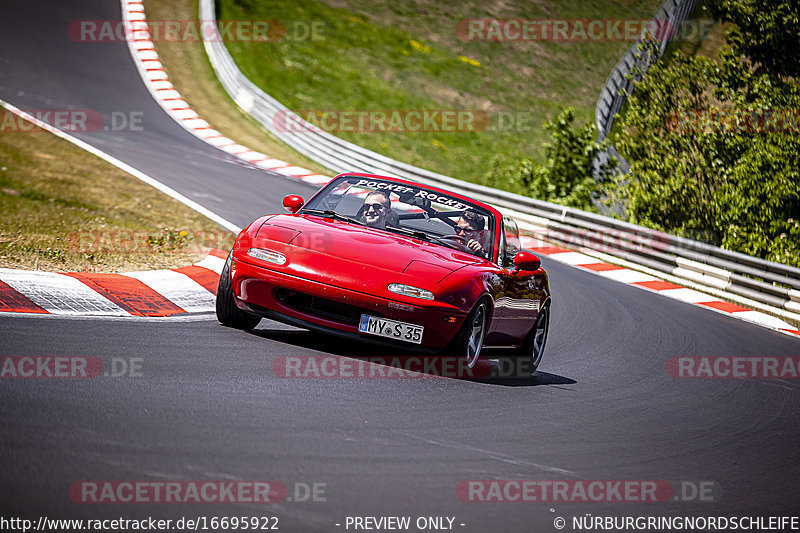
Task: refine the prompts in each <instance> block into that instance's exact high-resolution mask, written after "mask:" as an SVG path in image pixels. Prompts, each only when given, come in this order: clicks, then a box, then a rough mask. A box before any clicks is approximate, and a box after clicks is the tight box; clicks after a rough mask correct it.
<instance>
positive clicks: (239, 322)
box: [216, 252, 261, 331]
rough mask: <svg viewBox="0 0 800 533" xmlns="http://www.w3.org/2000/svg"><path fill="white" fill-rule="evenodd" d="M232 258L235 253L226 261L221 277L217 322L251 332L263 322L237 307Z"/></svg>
mask: <svg viewBox="0 0 800 533" xmlns="http://www.w3.org/2000/svg"><path fill="white" fill-rule="evenodd" d="M232 256H233V252H231V253H229V254H228V259H227V261H225V266H224V267H223V268H222V273H221V274H220V276H219V285H217V306H216V309H217V320H218V321H219V323H220V324H222V325H223V326H228V327H230V328H236V329H241V330H244V331H250V330H251V329H253V328H254V327H256V326H257V325H258V323H259V322H261V317H260V316H256V315H251V314H250V313H246V312H245V311H242V310H241V309H239V308H238V307H237V306H236V302H235V301H234V298H235V297H234V295H233V286H232V285H231V258H232Z"/></svg>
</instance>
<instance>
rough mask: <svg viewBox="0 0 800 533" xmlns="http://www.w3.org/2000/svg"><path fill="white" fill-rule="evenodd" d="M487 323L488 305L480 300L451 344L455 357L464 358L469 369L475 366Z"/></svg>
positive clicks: (481, 347) (481, 348)
mask: <svg viewBox="0 0 800 533" xmlns="http://www.w3.org/2000/svg"><path fill="white" fill-rule="evenodd" d="M488 322H489V305H488V304H487V303H486V300H481V301H480V302H478V304H477V305H476V306H475V308H474V309H473V310H472V312H471V313H470V314H469V316H467V319H466V320H465V321H464V325H463V326H462V328H461V331H460V332H459V334H458V337H456V341H455V342H454V343H453V346H454V351H455V353H456V355H458V356H459V357H464V358H465V359H466V362H467V366H468V367H469V368H472V367H474V366H475V363H477V362H478V358H479V357H480V355H481V351H482V350H483V339H484V338H485V337H486V325H487V324H488Z"/></svg>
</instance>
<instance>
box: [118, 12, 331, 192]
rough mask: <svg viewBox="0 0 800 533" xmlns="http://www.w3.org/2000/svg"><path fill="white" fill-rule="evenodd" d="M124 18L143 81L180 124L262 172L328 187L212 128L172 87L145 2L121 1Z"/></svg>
mask: <svg viewBox="0 0 800 533" xmlns="http://www.w3.org/2000/svg"><path fill="white" fill-rule="evenodd" d="M122 18H123V20H124V21H125V24H124V27H125V33H126V35H125V37H126V40H127V42H128V48H129V49H130V52H131V56H132V57H133V61H134V63H135V64H136V68H137V69H138V70H139V74H140V75H141V77H142V80H144V82H145V85H146V86H147V88H148V90H149V91H150V93H151V94H152V95H153V98H154V99H155V100H156V102H158V103H159V105H161V107H162V108H164V110H165V111H166V112H167V114H168V115H169V116H171V117H172V118H173V119H175V121H176V122H177V123H178V124H180V125H181V126H183V127H184V128H185V129H187V130H188V131H189V132H191V133H192V134H193V135H195V136H196V137H198V138H200V139H202V140H204V141H205V142H206V143H208V144H210V145H212V146H214V147H216V148H219V149H220V150H222V151H224V152H227V153H228V154H231V155H233V156H236V157H238V158H240V159H243V160H244V161H246V162H248V163H251V164H253V165H255V166H256V167H258V168H261V169H263V170H271V171H273V172H277V173H279V174H283V175H284V176H288V177H290V178H296V179H298V180H300V181H304V182H307V183H311V184H313V185H317V186H321V185H325V184H326V183H328V182H329V181H330V180H331V177H330V176H324V175H322V174H317V173H316V172H313V171H311V170H308V169H306V168H302V167H298V166H295V165H292V164H290V163H287V162H286V161H281V160H280V159H275V158H272V157H269V156H268V155H265V154H262V153H261V152H256V151H255V150H251V149H250V148H247V147H246V146H242V145H241V144H238V143H237V142H235V141H234V140H232V139H229V138H228V137H225V136H224V135H222V134H221V133H220V132H219V131H217V130H215V129H214V128H212V127H211V125H210V124H209V123H208V122H206V121H205V120H203V119H202V118H201V117H200V115H198V114H197V113H196V112H195V111H194V110H193V109H192V108H191V107H189V104H188V103H186V101H185V100H184V99H183V97H182V96H181V94H180V93H179V92H178V91H177V90H176V89H175V87H174V86H173V85H172V83H170V81H169V78H168V77H167V73H166V72H165V71H164V67H163V65H162V64H161V61H160V60H159V58H158V53H157V52H156V49H155V45H154V44H153V41H152V39H151V37H150V31H149V26H148V24H147V19H146V18H145V13H144V5H143V4H142V1H141V0H122Z"/></svg>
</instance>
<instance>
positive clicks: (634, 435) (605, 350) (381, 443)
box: [0, 0, 800, 532]
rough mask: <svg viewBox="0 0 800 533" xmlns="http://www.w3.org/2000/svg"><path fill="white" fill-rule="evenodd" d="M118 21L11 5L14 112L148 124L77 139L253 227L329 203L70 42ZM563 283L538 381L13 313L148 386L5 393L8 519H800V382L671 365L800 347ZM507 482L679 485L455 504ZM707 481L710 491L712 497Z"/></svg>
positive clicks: (590, 279)
mask: <svg viewBox="0 0 800 533" xmlns="http://www.w3.org/2000/svg"><path fill="white" fill-rule="evenodd" d="M119 18H120V12H119V4H118V3H117V2H116V1H112V0H73V1H56V0H51V1H47V2H44V1H40V2H30V1H26V2H23V1H18V0H4V2H3V4H2V7H0V98H2V99H4V100H6V101H9V102H11V103H12V104H14V105H16V106H18V107H20V108H23V109H32V110H39V109H93V110H98V111H101V112H103V113H106V114H110V113H111V112H142V113H143V117H144V120H143V131H118V132H113V133H110V132H103V131H100V132H94V133H82V134H78V136H79V137H80V138H82V139H83V140H86V141H87V142H89V143H91V144H93V145H95V146H97V147H99V148H101V149H102V150H104V151H106V152H108V153H110V154H111V155H114V156H115V157H117V158H119V159H121V160H123V161H125V162H126V163H128V164H130V165H132V166H134V167H136V168H138V169H139V170H142V171H143V172H146V173H148V174H149V175H151V176H153V177H154V178H156V179H158V180H160V181H162V182H163V183H165V184H167V185H169V186H170V187H172V188H174V189H176V190H178V191H179V192H181V193H182V194H184V195H186V196H187V197H189V198H191V199H193V200H195V201H197V202H199V203H201V204H203V205H204V206H206V207H207V208H209V209H211V210H212V211H214V212H216V213H217V214H219V215H220V216H222V217H224V218H226V219H228V220H230V221H231V222H233V223H235V224H237V225H240V226H244V225H246V224H247V223H248V222H250V221H251V220H252V219H253V218H255V217H256V216H258V215H260V214H263V213H267V212H278V211H280V210H281V206H280V202H281V199H282V197H283V195H285V194H288V193H290V192H294V193H299V194H302V195H304V196H306V197H307V196H308V195H309V194H310V193H312V192H313V190H314V189H313V188H312V187H310V186H309V185H307V184H303V183H300V182H297V181H294V180H290V179H287V178H285V177H283V176H279V175H272V174H269V173H266V172H264V171H261V170H255V169H252V168H249V167H247V166H246V165H243V164H241V163H238V162H236V161H235V160H234V159H233V158H232V157H230V156H228V155H227V154H225V153H223V152H222V151H220V150H217V149H214V148H212V147H210V146H208V145H206V144H204V143H202V142H201V141H199V140H197V139H195V138H194V137H192V136H191V135H190V134H189V133H188V132H186V131H185V130H184V129H183V128H181V127H180V126H179V125H177V124H176V123H174V122H173V121H172V120H171V119H170V118H169V117H168V116H167V115H166V114H164V113H163V112H162V111H161V109H160V108H159V107H158V105H157V104H156V103H155V102H154V101H153V100H152V99H151V97H150V95H149V93H148V92H147V90H146V89H145V87H144V85H143V83H142V82H141V81H140V79H139V76H138V74H137V72H136V70H135V67H134V65H133V62H132V60H131V58H130V56H129V52H128V49H127V45H126V44H125V43H104V44H96V43H93V44H89V43H77V42H73V41H71V40H70V39H69V36H68V34H67V27H68V25H69V23H70V22H71V21H73V20H78V19H94V20H112V19H119ZM178 89H180V88H178ZM260 191H263V192H260ZM543 265H544V266H545V268H546V269H547V270H548V272H549V273H550V279H551V287H552V291H553V294H554V303H553V307H552V310H553V315H552V322H551V324H552V327H551V332H550V338H549V340H548V346H547V350H546V353H545V358H544V361H543V363H542V366H541V367H540V370H541V371H540V372H539V373H538V374H537V375H536V376H534V377H533V378H528V379H516V380H511V379H493V380H492V379H488V380H474V379H451V378H431V377H427V378H424V379H402V378H401V379H394V378H392V379H388V378H380V377H378V378H374V379H373V378H368V377H364V378H343V379H304V378H284V377H279V376H278V375H277V374H276V372H275V370H274V368H275V367H274V366H273V365H274V364H275V362H276V361H279V360H281V358H285V357H287V356H306V355H326V354H337V355H341V356H369V355H380V354H381V353H382V352H380V350H379V349H376V348H371V347H368V346H350V345H347V344H345V343H342V342H340V341H334V340H331V339H328V338H325V337H321V336H319V335H317V334H312V333H310V332H306V331H302V330H297V329H294V328H290V327H288V326H283V325H280V324H277V323H275V322H270V321H267V320H264V321H262V323H261V324H260V326H259V327H258V329H257V330H256V331H255V332H253V333H244V332H240V331H235V330H231V329H227V328H223V327H222V326H219V325H218V324H217V323H216V320H214V318H213V317H210V316H209V317H200V318H197V319H194V320H146V319H143V320H137V319H126V320H114V319H102V320H101V319H67V318H52V317H46V318H32V317H21V316H10V315H4V316H3V317H2V318H0V355H3V356H92V357H97V358H99V359H101V360H103V361H105V362H106V364H108V363H109V362H113V361H122V362H123V364H124V365H127V367H128V371H126V372H120V373H121V374H123V375H118V376H116V377H115V376H100V377H97V378H95V379H63V380H59V379H3V380H1V381H0V423H1V424H2V426H1V427H2V430H0V456H2V488H0V515H1V516H2V517H5V518H8V517H26V518H31V519H34V520H35V519H37V518H38V517H40V516H43V515H44V516H47V517H49V518H118V517H124V518H143V517H147V516H153V517H155V518H164V519H166V518H172V519H176V518H179V517H181V516H186V517H193V518H196V517H198V516H206V517H212V516H277V517H279V520H280V521H279V527H280V530H282V531H288V532H294V531H345V530H347V529H346V528H345V521H346V517H348V516H375V517H378V516H411V517H412V524H413V521H414V520H416V518H417V517H421V516H425V517H427V516H431V517H437V516H446V517H455V520H454V522H453V528H454V529H456V530H458V531H465V532H467V531H493V532H494V531H498V532H499V531H520V532H521V531H555V528H554V527H553V522H554V519H555V518H557V517H564V518H566V519H567V521H568V525H567V527H566V528H565V529H566V530H567V531H572V530H573V529H572V526H571V523H570V520H571V518H572V517H574V516H584V515H585V514H586V513H590V514H592V515H593V516H617V517H619V516H678V515H684V516H746V515H755V516H779V515H792V514H797V511H798V505H797V502H798V494H799V493H800V491H799V490H798V488H797V480H798V479H800V417H798V413H800V394H799V393H800V381H798V380H791V379H785V380H777V379H770V380H764V379H675V378H673V377H671V376H670V375H669V374H668V373H667V370H666V365H667V361H668V360H669V359H670V358H673V357H677V356H749V357H762V356H797V355H800V341H798V340H797V339H794V338H791V337H788V336H785V335H782V334H779V333H777V332H773V331H770V330H767V329H764V328H761V327H757V326H755V325H751V324H748V323H745V322H742V321H738V320H735V319H733V318H730V317H727V316H723V315H721V314H718V313H714V312H712V311H709V310H706V309H701V308H698V307H694V306H690V305H687V304H683V303H681V302H678V301H674V300H671V299H668V298H664V297H661V296H658V295H657V294H653V293H649V292H646V291H643V290H640V289H637V288H634V287H630V286H626V285H623V284H620V283H615V282H613V281H610V280H607V279H604V278H601V277H599V276H595V275H593V274H590V273H587V272H583V271H579V270H577V269H574V268H570V267H567V266H565V265H563V264H559V263H555V262H553V261H551V260H548V259H547V258H544V259H543ZM131 365H135V366H136V369H137V370H136V371H135V372H133V371H130V369H131ZM132 374H133V375H132ZM508 479H514V480H520V479H524V480H570V481H575V480H586V481H589V480H666V481H669V482H671V483H673V486H674V487H677V488H678V490H677V491H676V492H675V496H674V497H671V498H669V501H663V502H655V503H654V502H647V503H641V502H632V501H624V502H589V503H585V502H578V501H568V502H539V501H537V502H517V503H509V502H502V503H497V502H476V501H462V500H461V499H460V498H459V495H458V494H457V487H459V483H460V482H462V481H465V480H508ZM86 480H107V481H191V480H195V481H204V480H220V481H237V480H238V481H277V482H280V483H282V484H283V485H284V486H286V487H287V489H288V491H289V493H288V498H287V499H286V500H284V501H282V502H280V503H272V504H247V503H224V504H222V503H220V504H213V503H212V504H202V505H201V504H196V503H185V504H182V503H171V504H163V503H162V504H147V503H117V504H109V503H107V504H89V503H76V502H74V501H73V500H72V499H71V498H70V492H69V491H70V486H71V485H72V484H74V483H76V482H80V481H86ZM314 483H316V484H318V487H321V488H322V490H323V491H324V492H322V493H319V494H318V497H317V498H312V499H316V500H317V501H297V500H298V499H300V500H303V499H305V498H303V497H302V496H303V495H304V489H303V487H305V486H310V485H312V484H314ZM701 486H702V487H707V488H708V487H711V488H710V489H708V492H707V493H704V496H703V497H701V496H700V495H699V493H698V492H697V491H696V490H694V489H696V488H697V487H701ZM297 487H299V488H297ZM296 490H297V491H299V492H298V493H297V494H295V491H296ZM693 494H694V495H693ZM298 496H300V497H299V498H298ZM290 500H291V501H290ZM681 500H691V501H681ZM446 523H447V522H445V524H446ZM336 524H340V525H338V526H337V525H336ZM461 524H464V525H463V526H462V525H461ZM349 530H350V531H353V527H352V526H351V527H350V529H349ZM411 530H412V531H413V530H416V529H415V528H413V527H412V529H411Z"/></svg>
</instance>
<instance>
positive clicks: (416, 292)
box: [389, 283, 433, 300]
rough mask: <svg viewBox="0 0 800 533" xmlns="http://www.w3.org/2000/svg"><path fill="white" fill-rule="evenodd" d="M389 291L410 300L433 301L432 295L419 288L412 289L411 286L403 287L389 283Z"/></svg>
mask: <svg viewBox="0 0 800 533" xmlns="http://www.w3.org/2000/svg"><path fill="white" fill-rule="evenodd" d="M389 291H390V292H393V293H395V294H401V295H403V296H410V297H412V298H421V299H423V300H433V293H432V292H431V291H426V290H425V289H420V288H419V287H412V286H411V285H403V284H401V283H390V284H389Z"/></svg>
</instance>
